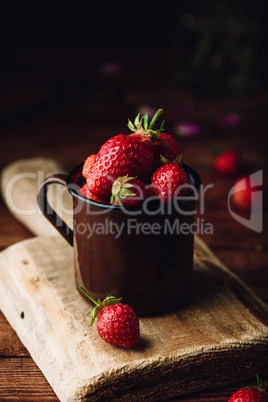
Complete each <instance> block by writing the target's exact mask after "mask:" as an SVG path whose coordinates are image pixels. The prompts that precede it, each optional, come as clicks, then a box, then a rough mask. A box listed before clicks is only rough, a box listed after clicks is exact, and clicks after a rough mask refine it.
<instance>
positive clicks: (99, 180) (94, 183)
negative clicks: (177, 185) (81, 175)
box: [87, 109, 164, 198]
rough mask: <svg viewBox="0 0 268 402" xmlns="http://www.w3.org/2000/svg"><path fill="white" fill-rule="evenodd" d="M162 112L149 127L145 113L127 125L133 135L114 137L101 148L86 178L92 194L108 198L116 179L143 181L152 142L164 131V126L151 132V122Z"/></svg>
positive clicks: (150, 164)
mask: <svg viewBox="0 0 268 402" xmlns="http://www.w3.org/2000/svg"><path fill="white" fill-rule="evenodd" d="M162 112H163V110H162V109H159V110H158V111H157V112H156V114H155V115H154V117H153V118H152V120H151V122H150V124H149V117H148V113H146V114H145V115H144V116H143V117H142V118H140V114H138V116H137V117H136V118H135V120H134V124H133V123H132V122H131V121H130V120H129V121H128V127H129V128H130V129H131V130H132V131H134V134H131V135H124V134H119V135H116V136H115V137H112V138H111V139H110V140H108V141H107V142H106V143H105V144H103V145H102V147H101V149H100V150H99V152H98V154H97V156H96V159H95V162H94V163H93V165H92V167H91V170H90V173H89V174H88V176H87V183H88V186H89V189H90V191H91V192H92V193H93V194H95V195H97V196H99V197H104V198H108V197H110V195H111V188H112V185H113V182H114V181H115V180H116V179H117V178H118V177H122V176H127V175H128V176H132V177H137V178H138V179H144V178H146V176H147V175H148V173H149V172H150V170H151V167H152V164H153V158H154V155H153V145H152V141H155V139H156V138H157V137H158V136H159V135H160V134H161V133H162V132H163V130H164V129H163V123H164V122H163V123H162V124H161V127H160V129H159V130H153V126H154V124H155V121H156V119H157V118H158V116H159V115H160V114H161V113H162Z"/></svg>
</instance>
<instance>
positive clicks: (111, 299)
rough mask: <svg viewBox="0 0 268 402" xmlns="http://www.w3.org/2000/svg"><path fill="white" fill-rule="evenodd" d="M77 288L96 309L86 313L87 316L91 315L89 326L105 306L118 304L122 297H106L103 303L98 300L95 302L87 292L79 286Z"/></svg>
mask: <svg viewBox="0 0 268 402" xmlns="http://www.w3.org/2000/svg"><path fill="white" fill-rule="evenodd" d="M79 288H80V289H81V290H82V292H83V293H84V294H85V295H86V296H87V297H88V298H89V300H90V301H92V303H94V304H95V305H96V307H94V308H93V310H92V311H89V312H88V313H87V315H89V314H92V316H91V317H92V318H91V323H90V325H93V323H94V320H95V318H96V317H97V316H98V314H99V312H100V311H101V310H102V309H103V308H104V307H107V306H111V305H112V304H117V303H120V301H121V299H122V297H119V298H117V297H115V296H111V295H109V296H107V297H106V298H105V299H104V300H103V302H101V301H100V299H98V300H97V301H96V300H94V299H93V298H92V297H91V296H90V295H89V294H88V292H87V291H86V290H85V289H83V288H82V286H79Z"/></svg>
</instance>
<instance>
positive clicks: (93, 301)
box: [79, 286, 99, 306]
mask: <svg viewBox="0 0 268 402" xmlns="http://www.w3.org/2000/svg"><path fill="white" fill-rule="evenodd" d="M79 288H80V289H81V290H82V292H83V293H85V295H86V296H87V297H88V298H89V300H91V301H92V303H94V304H96V306H98V305H99V303H98V302H96V300H94V299H93V297H91V296H90V295H89V294H88V293H87V291H86V290H85V289H83V288H82V286H79Z"/></svg>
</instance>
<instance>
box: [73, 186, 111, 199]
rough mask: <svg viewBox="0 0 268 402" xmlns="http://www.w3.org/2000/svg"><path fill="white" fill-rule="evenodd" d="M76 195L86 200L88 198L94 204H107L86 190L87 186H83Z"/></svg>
mask: <svg viewBox="0 0 268 402" xmlns="http://www.w3.org/2000/svg"><path fill="white" fill-rule="evenodd" d="M78 193H79V194H81V195H83V196H84V197H86V198H89V199H90V200H93V201H96V202H100V203H101V204H109V202H108V201H107V200H106V199H103V198H100V197H97V196H96V195H95V194H93V193H92V192H91V191H90V190H89V189H88V185H87V184H84V185H83V187H81V188H80V189H79V190H78Z"/></svg>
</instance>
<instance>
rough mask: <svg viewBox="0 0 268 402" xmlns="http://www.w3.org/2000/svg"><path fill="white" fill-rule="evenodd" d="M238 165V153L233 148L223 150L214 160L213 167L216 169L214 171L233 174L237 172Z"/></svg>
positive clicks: (239, 159)
mask: <svg viewBox="0 0 268 402" xmlns="http://www.w3.org/2000/svg"><path fill="white" fill-rule="evenodd" d="M240 165H241V157H240V154H239V153H238V152H237V151H236V150H234V149H230V150H229V151H226V152H223V153H222V154H221V155H219V156H218V157H217V158H215V160H214V169H215V170H216V172H218V173H221V174H225V175H233V174H235V173H237V171H238V170H239V168H240Z"/></svg>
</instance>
